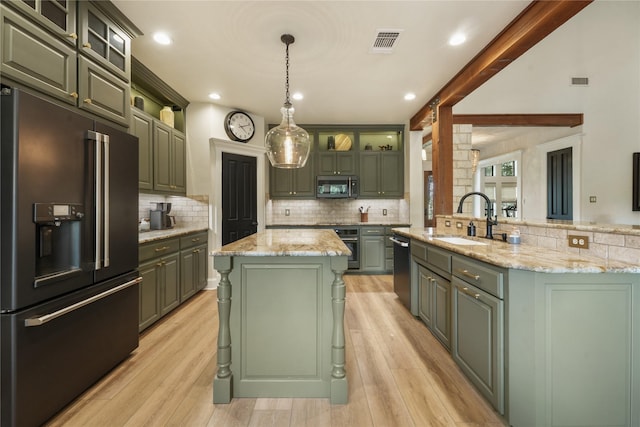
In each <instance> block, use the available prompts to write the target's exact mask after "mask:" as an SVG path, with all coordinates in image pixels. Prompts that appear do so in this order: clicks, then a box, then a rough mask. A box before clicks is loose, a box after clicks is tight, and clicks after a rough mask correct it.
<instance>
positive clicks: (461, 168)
mask: <svg viewBox="0 0 640 427" xmlns="http://www.w3.org/2000/svg"><path fill="white" fill-rule="evenodd" d="M471 130H472V126H471V125H453V207H452V212H455V211H456V209H457V208H458V203H460V199H461V198H462V196H464V195H465V194H467V193H469V192H471V191H473V172H471ZM469 206H472V205H471V204H469Z"/></svg>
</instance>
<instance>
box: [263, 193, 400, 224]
mask: <svg viewBox="0 0 640 427" xmlns="http://www.w3.org/2000/svg"><path fill="white" fill-rule="evenodd" d="M360 207H363V208H364V209H367V207H368V208H369V210H368V213H369V215H368V217H369V221H368V222H370V223H374V224H375V223H378V224H387V223H389V224H408V223H409V203H408V201H407V200H406V199H337V200H315V199H313V200H293V199H292V200H280V199H278V200H268V201H267V209H266V221H267V225H274V224H278V225H280V224H285V225H295V224H298V225H313V224H355V223H359V222H360ZM385 210H386V213H387V214H386V215H384V211H385ZM287 212H288V213H289V215H287Z"/></svg>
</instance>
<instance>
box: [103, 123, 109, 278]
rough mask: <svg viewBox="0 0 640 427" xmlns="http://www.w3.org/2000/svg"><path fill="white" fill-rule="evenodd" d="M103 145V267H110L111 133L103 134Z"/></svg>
mask: <svg viewBox="0 0 640 427" xmlns="http://www.w3.org/2000/svg"><path fill="white" fill-rule="evenodd" d="M102 145H103V146H104V163H103V170H102V178H103V180H104V187H103V192H102V208H103V213H104V214H103V220H102V221H103V222H102V230H103V239H104V240H103V246H102V249H103V262H102V266H103V267H109V222H110V220H109V213H110V210H109V161H110V157H109V135H105V134H102Z"/></svg>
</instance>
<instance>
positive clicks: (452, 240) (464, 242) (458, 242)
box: [434, 237, 487, 246]
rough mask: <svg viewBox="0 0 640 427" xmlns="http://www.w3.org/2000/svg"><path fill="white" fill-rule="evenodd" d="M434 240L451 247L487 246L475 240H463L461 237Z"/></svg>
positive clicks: (436, 238)
mask: <svg viewBox="0 0 640 427" xmlns="http://www.w3.org/2000/svg"><path fill="white" fill-rule="evenodd" d="M434 239H435V240H440V241H442V242H445V243H451V244H453V245H485V246H486V245H487V244H486V243H483V242H478V241H477V240H470V239H465V238H463V237H434Z"/></svg>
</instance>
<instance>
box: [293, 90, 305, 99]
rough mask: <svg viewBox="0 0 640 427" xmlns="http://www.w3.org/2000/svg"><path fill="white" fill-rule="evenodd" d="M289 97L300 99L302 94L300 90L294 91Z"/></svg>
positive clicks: (302, 97)
mask: <svg viewBox="0 0 640 427" xmlns="http://www.w3.org/2000/svg"><path fill="white" fill-rule="evenodd" d="M291 97H292V98H293V99H295V100H296V101H300V100H301V99H304V95H303V94H301V93H300V92H296V93H294V94H293V95H291Z"/></svg>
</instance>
